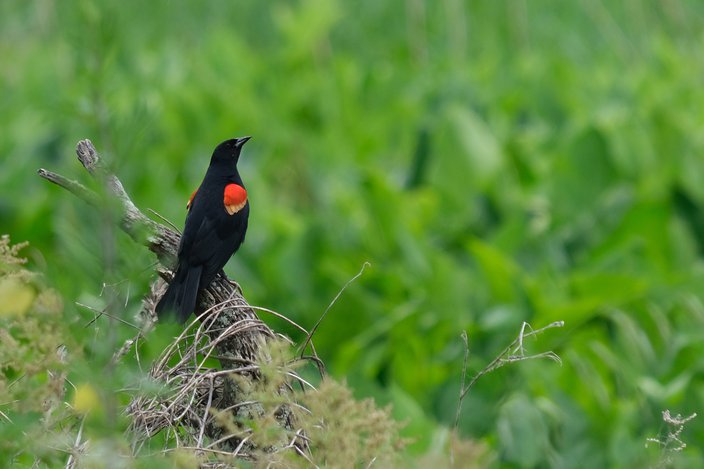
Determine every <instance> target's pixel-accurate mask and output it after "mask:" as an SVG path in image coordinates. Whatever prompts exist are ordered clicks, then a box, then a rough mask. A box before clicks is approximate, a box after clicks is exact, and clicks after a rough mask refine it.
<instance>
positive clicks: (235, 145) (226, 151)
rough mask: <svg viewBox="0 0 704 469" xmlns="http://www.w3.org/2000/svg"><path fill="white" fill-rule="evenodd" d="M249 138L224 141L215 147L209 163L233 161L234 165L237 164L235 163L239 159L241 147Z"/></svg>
mask: <svg viewBox="0 0 704 469" xmlns="http://www.w3.org/2000/svg"><path fill="white" fill-rule="evenodd" d="M250 138H252V137H240V138H232V139H230V140H225V141H224V142H222V143H221V144H220V145H218V146H217V147H215V151H214V152H213V157H212V159H211V161H231V162H232V161H234V163H235V164H237V161H238V160H239V159H240V152H241V151H242V147H243V146H244V144H245V143H247V140H249V139H250Z"/></svg>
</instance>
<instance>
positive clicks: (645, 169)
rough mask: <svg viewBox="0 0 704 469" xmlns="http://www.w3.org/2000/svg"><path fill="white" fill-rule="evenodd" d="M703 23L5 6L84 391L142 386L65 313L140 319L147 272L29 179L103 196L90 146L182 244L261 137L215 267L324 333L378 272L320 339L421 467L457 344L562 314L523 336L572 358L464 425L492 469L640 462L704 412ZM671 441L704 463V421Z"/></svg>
mask: <svg viewBox="0 0 704 469" xmlns="http://www.w3.org/2000/svg"><path fill="white" fill-rule="evenodd" d="M702 24H704V3H702V2H700V1H696V0H691V1H686V0H669V1H662V2H660V1H654V0H651V1H646V0H643V1H625V2H603V1H600V0H582V1H572V2H548V1H543V0H537V1H531V2H528V1H525V0H524V1H520V0H519V1H472V2H464V1H462V0H444V1H424V0H406V1H401V0H390V1H383V2H381V1H376V0H360V1H348V2H345V1H341V0H301V1H269V2H263V1H254V0H243V1H238V2H232V1H210V2H195V1H190V2H189V1H183V2H173V1H163V0H155V1H151V2H137V1H133V0H127V1H125V0H123V1H119V2H118V1H89V0H85V1H81V0H76V1H54V0H35V1H26V0H22V1H20V0H5V1H3V2H0V83H1V85H2V93H1V94H0V162H1V164H2V171H0V233H9V234H11V236H12V237H13V239H14V240H15V241H21V240H28V241H30V243H31V251H30V252H29V255H30V256H29V257H30V266H31V268H32V269H33V270H35V271H41V272H43V273H44V279H45V283H47V284H48V285H50V286H52V287H54V288H56V289H57V290H58V291H59V293H60V294H61V296H62V297H63V298H64V303H65V306H64V313H63V320H64V324H65V326H64V327H65V330H66V334H67V335H68V336H70V337H71V339H70V342H71V343H73V344H75V346H74V350H77V352H75V353H74V360H73V362H72V363H71V364H70V371H69V374H70V376H71V377H72V379H73V380H74V381H76V382H92V383H93V384H94V385H95V386H96V387H97V388H98V389H99V390H100V393H102V394H101V395H103V396H111V395H112V394H113V393H115V392H116V390H117V389H119V388H120V387H121V386H124V385H126V383H129V382H133V381H134V380H136V379H138V378H139V376H140V370H139V368H138V367H137V365H136V364H134V365H133V366H132V367H131V368H130V367H127V366H125V367H123V369H119V370H114V373H112V374H109V375H106V371H105V364H106V363H107V362H108V361H109V358H110V356H111V354H112V352H113V351H114V349H115V345H116V344H119V343H121V339H123V338H125V337H128V336H130V335H131V334H132V333H133V331H132V330H131V329H130V328H129V327H127V326H116V327H111V328H108V327H106V326H107V322H105V321H104V320H100V321H97V322H96V323H94V324H92V325H90V326H89V327H84V326H85V324H86V323H88V321H90V319H92V317H93V313H91V312H90V311H89V310H86V309H85V308H82V307H79V306H78V305H76V304H75V302H76V301H79V302H82V303H88V304H90V305H92V306H95V307H98V308H101V307H103V306H105V305H106V304H109V303H110V302H113V303H114V304H115V305H117V304H119V305H124V307H121V308H120V311H121V313H120V314H122V315H123V317H124V318H125V319H128V320H131V318H132V317H133V315H134V313H135V312H136V311H137V310H138V308H139V301H140V296H141V295H142V294H143V293H144V292H145V291H146V288H147V285H148V282H149V280H150V278H151V276H152V268H151V267H152V264H153V262H154V259H153V258H151V257H149V256H146V255H145V251H144V250H143V249H142V248H140V247H139V246H135V245H133V244H132V242H131V241H130V240H128V239H127V238H126V236H124V235H123V234H121V233H119V232H116V231H114V229H113V228H112V222H111V221H110V220H109V219H108V218H109V217H106V216H101V214H98V213H95V212H94V211H92V210H89V209H86V207H85V206H84V205H83V204H82V203H81V202H80V201H78V200H77V199H75V198H74V197H72V196H70V195H69V194H68V193H66V192H64V191H61V190H59V189H58V188H56V187H53V186H50V185H49V184H48V183H46V182H44V181H41V180H40V179H39V178H38V177H37V176H36V175H35V171H36V169H37V168H39V167H47V168H49V169H53V170H56V171H59V172H62V173H64V174H67V175H69V176H71V177H74V178H77V179H80V180H82V181H84V182H86V183H87V182H88V181H86V179H87V178H86V177H85V175H84V174H83V173H82V171H83V170H82V168H80V165H78V164H77V163H76V162H75V160H74V157H73V149H74V146H75V143H76V142H77V141H78V140H79V139H81V138H90V139H92V140H93V142H94V143H95V145H96V147H97V148H98V150H99V151H101V152H102V153H103V154H104V155H105V156H106V157H107V158H109V161H110V162H111V164H112V165H114V169H115V171H116V173H117V174H118V175H119V177H120V178H121V179H122V181H123V183H124V184H125V186H126V188H127V190H128V192H130V193H131V195H132V196H133V199H134V201H135V202H136V203H137V204H138V205H139V206H140V207H142V208H152V209H154V210H156V211H157V212H159V213H160V214H161V215H163V216H165V217H167V218H168V219H170V220H172V221H173V222H174V223H175V224H176V225H178V226H180V225H181V224H182V222H183V217H184V213H185V212H184V208H185V202H186V200H187V199H188V196H189V194H190V193H191V191H192V190H193V189H194V188H195V187H196V186H197V185H198V183H199V182H200V178H201V177H202V174H203V172H204V170H205V168H206V166H207V163H208V158H209V155H210V152H211V151H212V148H213V147H214V146H215V144H217V143H218V142H220V141H221V140H224V139H226V138H230V137H232V136H241V135H252V136H253V139H252V141H251V142H250V143H248V144H247V147H246V150H245V154H244V156H243V158H242V161H241V165H240V169H241V172H242V174H243V177H244V178H245V181H246V183H247V187H248V191H249V193H250V198H251V203H252V215H251V219H250V230H249V233H248V237H247V242H246V243H245V245H244V247H243V248H242V250H241V251H240V252H239V253H238V254H237V256H236V258H235V259H234V260H233V261H232V262H230V264H229V266H228V269H227V270H228V271H229V272H230V273H231V274H232V276H233V277H234V278H236V279H237V280H238V281H239V282H240V284H241V285H242V287H243V289H244V292H245V295H246V297H247V298H248V299H249V300H250V302H252V303H253V304H258V305H261V306H264V307H267V308H271V309H274V310H276V311H279V312H281V313H283V314H286V315H288V316H290V317H291V318H292V319H294V320H295V321H297V322H299V323H300V324H302V325H303V326H305V327H310V326H312V325H313V324H314V323H315V321H316V320H317V319H318V318H319V317H320V315H321V314H322V312H323V311H324V309H325V308H326V306H327V304H328V303H329V302H330V300H331V299H332V298H333V297H334V295H335V294H336V293H337V292H338V291H339V289H340V288H341V286H342V285H343V284H344V283H345V282H346V281H347V280H349V279H350V278H351V277H352V276H353V275H354V274H355V273H357V272H358V271H359V269H360V267H361V266H362V264H363V263H364V262H365V261H368V262H370V263H371V265H372V266H371V268H369V269H367V270H366V271H365V273H364V275H363V276H362V277H361V279H359V280H358V281H357V282H356V283H354V284H353V285H352V286H351V287H350V288H349V289H348V290H346V291H345V292H344V294H343V296H342V297H341V299H340V301H339V302H338V303H337V304H336V305H335V306H334V307H333V309H332V310H331V313H330V314H329V316H328V317H327V318H326V319H325V321H324V322H323V324H322V326H321V327H320V330H319V331H318V333H317V335H316V337H315V343H316V346H317V349H318V352H319V353H320V355H321V357H322V358H323V359H324V360H325V362H326V363H327V365H328V367H329V369H330V371H331V373H332V374H333V375H334V376H336V377H338V378H346V379H347V380H348V381H349V383H350V384H351V386H352V387H353V388H354V389H355V392H356V393H357V394H358V395H359V396H360V397H361V396H373V397H375V398H376V399H377V400H378V401H379V402H381V403H392V404H393V406H394V413H395V415H397V417H398V418H399V419H405V420H406V421H407V426H406V430H405V432H406V434H407V435H409V436H413V437H414V438H415V443H414V444H413V445H411V446H410V447H409V448H408V452H409V454H411V455H412V454H420V453H425V452H428V451H432V450H433V448H435V447H436V445H437V442H438V439H439V438H441V435H443V434H444V431H443V430H442V429H443V428H445V427H447V426H448V425H451V422H452V419H453V417H454V411H455V408H456V405H457V393H458V388H459V378H460V373H461V367H462V356H463V348H462V342H461V340H460V332H461V331H462V330H467V331H468V333H469V338H470V348H471V355H470V362H469V366H470V369H469V372H470V373H472V372H474V371H477V370H479V369H481V368H482V367H483V366H484V365H485V364H486V363H488V362H489V361H490V360H491V359H492V358H493V356H495V355H496V354H497V353H498V352H499V351H500V350H501V349H502V348H503V347H504V345H505V344H507V343H508V342H510V341H511V340H512V339H513V338H514V337H515V336H516V334H517V331H518V329H519V327H520V324H521V322H522V321H528V322H530V324H532V325H533V326H534V327H541V326H544V325H546V324H548V323H550V322H552V321H555V320H564V321H565V323H566V326H565V328H564V329H559V330H551V331H549V332H548V333H546V334H545V335H543V336H541V338H540V339H539V340H538V342H537V343H536V342H531V343H529V344H527V345H528V347H529V351H530V350H536V351H540V350H547V349H552V350H554V351H555V352H557V353H558V354H559V355H560V356H561V357H562V359H563V361H564V364H563V366H561V367H560V366H557V365H555V364H552V363H550V362H547V361H537V362H527V363H523V364H521V365H518V366H514V367H509V368H504V369H502V370H501V371H499V372H496V373H494V374H490V375H488V376H486V377H484V378H483V379H482V380H480V381H479V383H478V384H477V387H476V388H475V389H474V390H473V391H472V392H471V393H470V395H469V397H468V399H467V401H466V402H465V404H464V408H463V414H462V418H461V421H460V431H461V434H462V435H463V436H464V437H466V438H472V439H476V440H482V441H484V442H485V443H487V444H489V445H490V447H491V448H492V450H493V451H494V452H495V454H496V455H497V459H496V465H498V466H501V467H642V466H643V465H644V464H647V463H648V461H652V458H656V459H657V458H658V457H659V450H658V449H657V448H653V447H652V445H651V447H650V448H647V449H646V448H644V445H645V441H646V438H647V437H651V436H656V435H657V434H658V433H659V432H660V431H662V430H663V424H662V420H661V411H662V410H664V409H670V410H671V411H672V412H673V413H682V414H690V413H692V412H701V411H702V403H704V385H703V384H704V374H703V372H704V304H703V303H702V291H704V264H703V263H702V259H703V255H704V215H703V214H702V204H704V184H702V181H704V132H702V129H703V128H704V86H702V85H703V83H704V82H703V81H702V77H704V52H703V51H704V31H703V30H702ZM106 213H109V211H106ZM103 283H106V284H108V285H113V287H110V288H108V289H107V290H109V291H110V293H105V291H103V295H102V296H101V290H104V289H103ZM265 319H266V320H267V321H269V322H270V323H271V324H272V325H273V326H274V327H275V328H277V329H279V330H281V331H284V332H287V333H288V334H290V335H291V336H292V337H293V338H294V339H295V340H301V335H300V334H299V333H298V332H296V331H295V330H293V329H290V328H288V327H287V325H286V324H282V323H280V322H277V321H276V319H275V318H268V317H267V318H265ZM157 345H158V344H157ZM157 345H154V344H151V345H147V346H146V347H147V351H146V352H145V355H146V359H147V360H148V358H149V356H150V353H151V356H154V355H155V354H157V353H158V346H157ZM150 347H151V348H152V349H153V350H151V352H150V351H149V348H150ZM0 366H2V365H1V364H0ZM124 368H127V369H124ZM118 401H119V399H118ZM0 404H1V403H0ZM0 410H2V409H0ZM108 413H109V412H108ZM107 421H109V419H107V418H106V419H105V420H104V421H103V423H102V425H103V427H100V426H99V424H98V423H96V424H95V425H96V429H95V430H94V431H95V433H97V434H101V435H103V436H104V435H105V434H109V432H110V431H113V432H119V431H121V429H122V428H124V422H122V423H118V424H115V425H112V424H108V423H105V422H107ZM121 425H122V426H121ZM682 438H683V439H684V440H685V441H686V442H687V443H688V447H687V449H686V450H685V451H684V452H683V455H682V457H681V458H680V459H678V460H677V461H678V464H681V465H684V466H689V465H691V466H693V467H696V465H697V464H698V461H701V459H702V458H704V454H703V452H704V447H703V446H702V445H701V442H702V441H704V420H701V419H695V420H693V421H692V422H690V423H689V424H688V426H687V428H686V430H685V431H684V432H683V434H682Z"/></svg>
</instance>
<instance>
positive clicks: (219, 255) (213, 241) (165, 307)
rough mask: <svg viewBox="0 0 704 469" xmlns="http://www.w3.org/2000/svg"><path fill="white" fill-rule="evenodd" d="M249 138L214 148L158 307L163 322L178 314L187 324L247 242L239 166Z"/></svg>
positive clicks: (244, 194) (245, 206)
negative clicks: (200, 298) (203, 291)
mask: <svg viewBox="0 0 704 469" xmlns="http://www.w3.org/2000/svg"><path fill="white" fill-rule="evenodd" d="M249 138H250V137H242V138H235V139H232V140H226V141H224V142H222V143H221V144H220V145H218V146H217V147H216V148H215V151H214V152H213V156H212V157H211V158H210V166H209V167H208V171H207V172H206V173H205V177H204V178H203V182H202V183H201V184H200V187H198V189H197V190H196V191H195V192H193V194H192V195H191V198H190V200H189V201H188V204H187V205H186V208H187V209H188V214H187V215H186V226H185V228H184V229H183V235H182V236H181V244H180V245H179V248H178V266H177V267H176V273H175V274H174V278H173V280H171V284H170V285H169V288H168V289H167V290H166V293H164V296H163V297H162V298H161V300H160V301H159V304H157V306H156V312H157V314H158V315H159V317H160V318H161V317H163V316H164V315H166V314H172V313H175V314H176V316H177V317H178V320H179V321H180V322H182V323H183V322H185V321H186V319H188V316H190V315H191V313H192V312H193V310H194V309H195V306H196V299H197V297H198V291H199V290H200V289H201V288H205V287H207V286H208V285H209V284H210V282H211V281H212V280H213V279H214V278H215V276H216V275H217V274H218V272H220V271H221V270H222V268H223V267H224V266H225V263H227V261H228V260H229V259H230V256H232V254H234V253H235V251H237V249H238V248H239V247H240V245H241V244H242V242H243V241H244V235H245V232H246V231H247V219H248V218H249V201H248V200H247V191H246V190H245V188H244V184H243V183H242V178H241V177H240V173H239V172H238V171H237V161H238V160H239V157H240V152H241V151H242V146H243V145H244V144H245V143H246V142H247V140H249Z"/></svg>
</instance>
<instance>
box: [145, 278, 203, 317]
mask: <svg viewBox="0 0 704 469" xmlns="http://www.w3.org/2000/svg"><path fill="white" fill-rule="evenodd" d="M202 271H203V267H202V266H179V268H178V269H177V270H176V273H175V274H174V278H173V280H172V281H171V283H170V284H169V288H167V289H166V293H164V296H162V297H161V300H159V303H158V304H157V305H156V313H157V315H158V316H159V319H162V318H164V317H166V316H168V315H170V314H176V317H177V318H178V321H179V322H180V323H182V324H183V323H184V322H186V319H188V316H190V315H191V313H192V312H193V310H194V309H195V308H196V299H197V298H198V288H199V286H200V276H201V273H202Z"/></svg>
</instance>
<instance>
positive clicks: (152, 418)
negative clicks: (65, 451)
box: [127, 304, 403, 468]
mask: <svg viewBox="0 0 704 469" xmlns="http://www.w3.org/2000/svg"><path fill="white" fill-rule="evenodd" d="M231 307H232V305H228V304H220V305H216V306H215V307H213V308H211V309H210V310H208V311H205V312H204V313H203V314H202V315H201V316H200V317H199V318H197V319H195V320H194V321H192V322H191V323H190V324H188V325H187V327H186V328H185V329H184V331H183V332H182V333H181V334H180V335H179V336H178V337H176V338H175V339H174V340H173V342H172V343H171V344H170V345H169V346H168V347H167V348H166V349H165V350H164V352H163V353H162V354H161V356H160V357H159V358H158V359H157V360H156V361H155V362H154V364H153V365H152V367H151V370H150V373H149V376H150V378H151V380H152V381H153V383H156V384H157V386H156V388H157V390H156V391H152V392H146V393H139V394H138V395H136V396H135V397H134V399H133V400H132V402H131V404H130V405H129V407H128V409H127V413H128V414H129V415H130V417H131V419H132V424H131V427H130V433H131V435H132V438H133V451H134V453H135V454H137V453H140V452H142V451H144V450H145V448H149V450H150V451H154V450H156V448H154V447H153V441H156V440H157V439H155V438H154V437H155V436H157V435H160V437H159V438H158V444H159V445H162V447H161V448H160V449H158V450H159V451H164V452H173V451H179V452H180V454H179V457H185V456H184V455H188V457H191V458H195V461H197V463H198V465H200V467H219V468H227V467H240V466H241V464H242V463H243V462H245V461H248V462H249V463H250V464H253V465H254V466H255V467H319V466H326V467H345V466H347V463H350V462H351V461H357V462H358V463H364V464H365V465H366V464H369V463H370V462H372V461H378V460H389V462H390V460H391V459H393V458H394V457H395V456H394V455H395V454H397V453H398V450H399V449H400V448H401V447H402V445H403V442H402V440H401V439H400V437H399V436H398V430H399V425H398V424H397V423H396V422H395V421H393V419H392V418H391V416H390V410H389V409H379V408H377V407H376V405H375V404H374V403H373V401H371V400H365V401H357V400H355V399H354V398H353V396H352V393H351V392H350V391H349V390H348V389H347V388H346V387H345V386H344V385H343V384H340V383H335V382H333V381H332V380H330V379H327V378H324V379H322V381H321V383H320V385H319V386H318V387H316V386H314V385H313V384H311V383H310V382H309V381H308V380H306V379H304V378H303V377H302V376H301V374H300V373H299V372H298V371H299V370H300V369H301V367H303V366H305V365H306V364H307V363H311V362H313V363H314V364H315V365H316V366H312V367H310V368H311V369H319V368H317V366H319V365H320V362H319V361H317V358H316V357H312V358H311V359H308V358H300V357H296V356H294V355H293V345H294V344H293V343H292V342H291V341H290V340H288V339H287V338H286V337H284V336H282V335H280V334H275V333H273V332H271V334H267V335H266V337H267V339H266V340H267V343H266V346H263V347H261V348H260V351H261V352H260V354H259V356H257V357H256V358H255V359H254V360H251V361H249V360H239V363H237V365H236V366H231V364H232V360H231V359H227V360H221V358H222V357H220V356H218V345H219V344H221V343H223V342H226V341H228V340H232V339H233V337H234V336H236V335H238V334H243V333H246V332H248V331H250V330H251V329H252V328H261V327H262V326H263V323H262V322H261V321H259V320H257V319H250V318H248V319H243V320H241V321H238V322H236V323H233V324H230V325H228V326H227V327H220V325H219V324H220V323H219V321H218V318H219V315H220V314H222V311H223V310H225V309H226V308H231ZM274 314H276V313H274ZM264 327H266V326H264ZM222 363H228V364H230V366H231V367H230V368H223V366H222ZM320 377H321V378H322V373H320ZM336 461H337V463H336ZM341 461H346V462H345V463H340V462H341Z"/></svg>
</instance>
